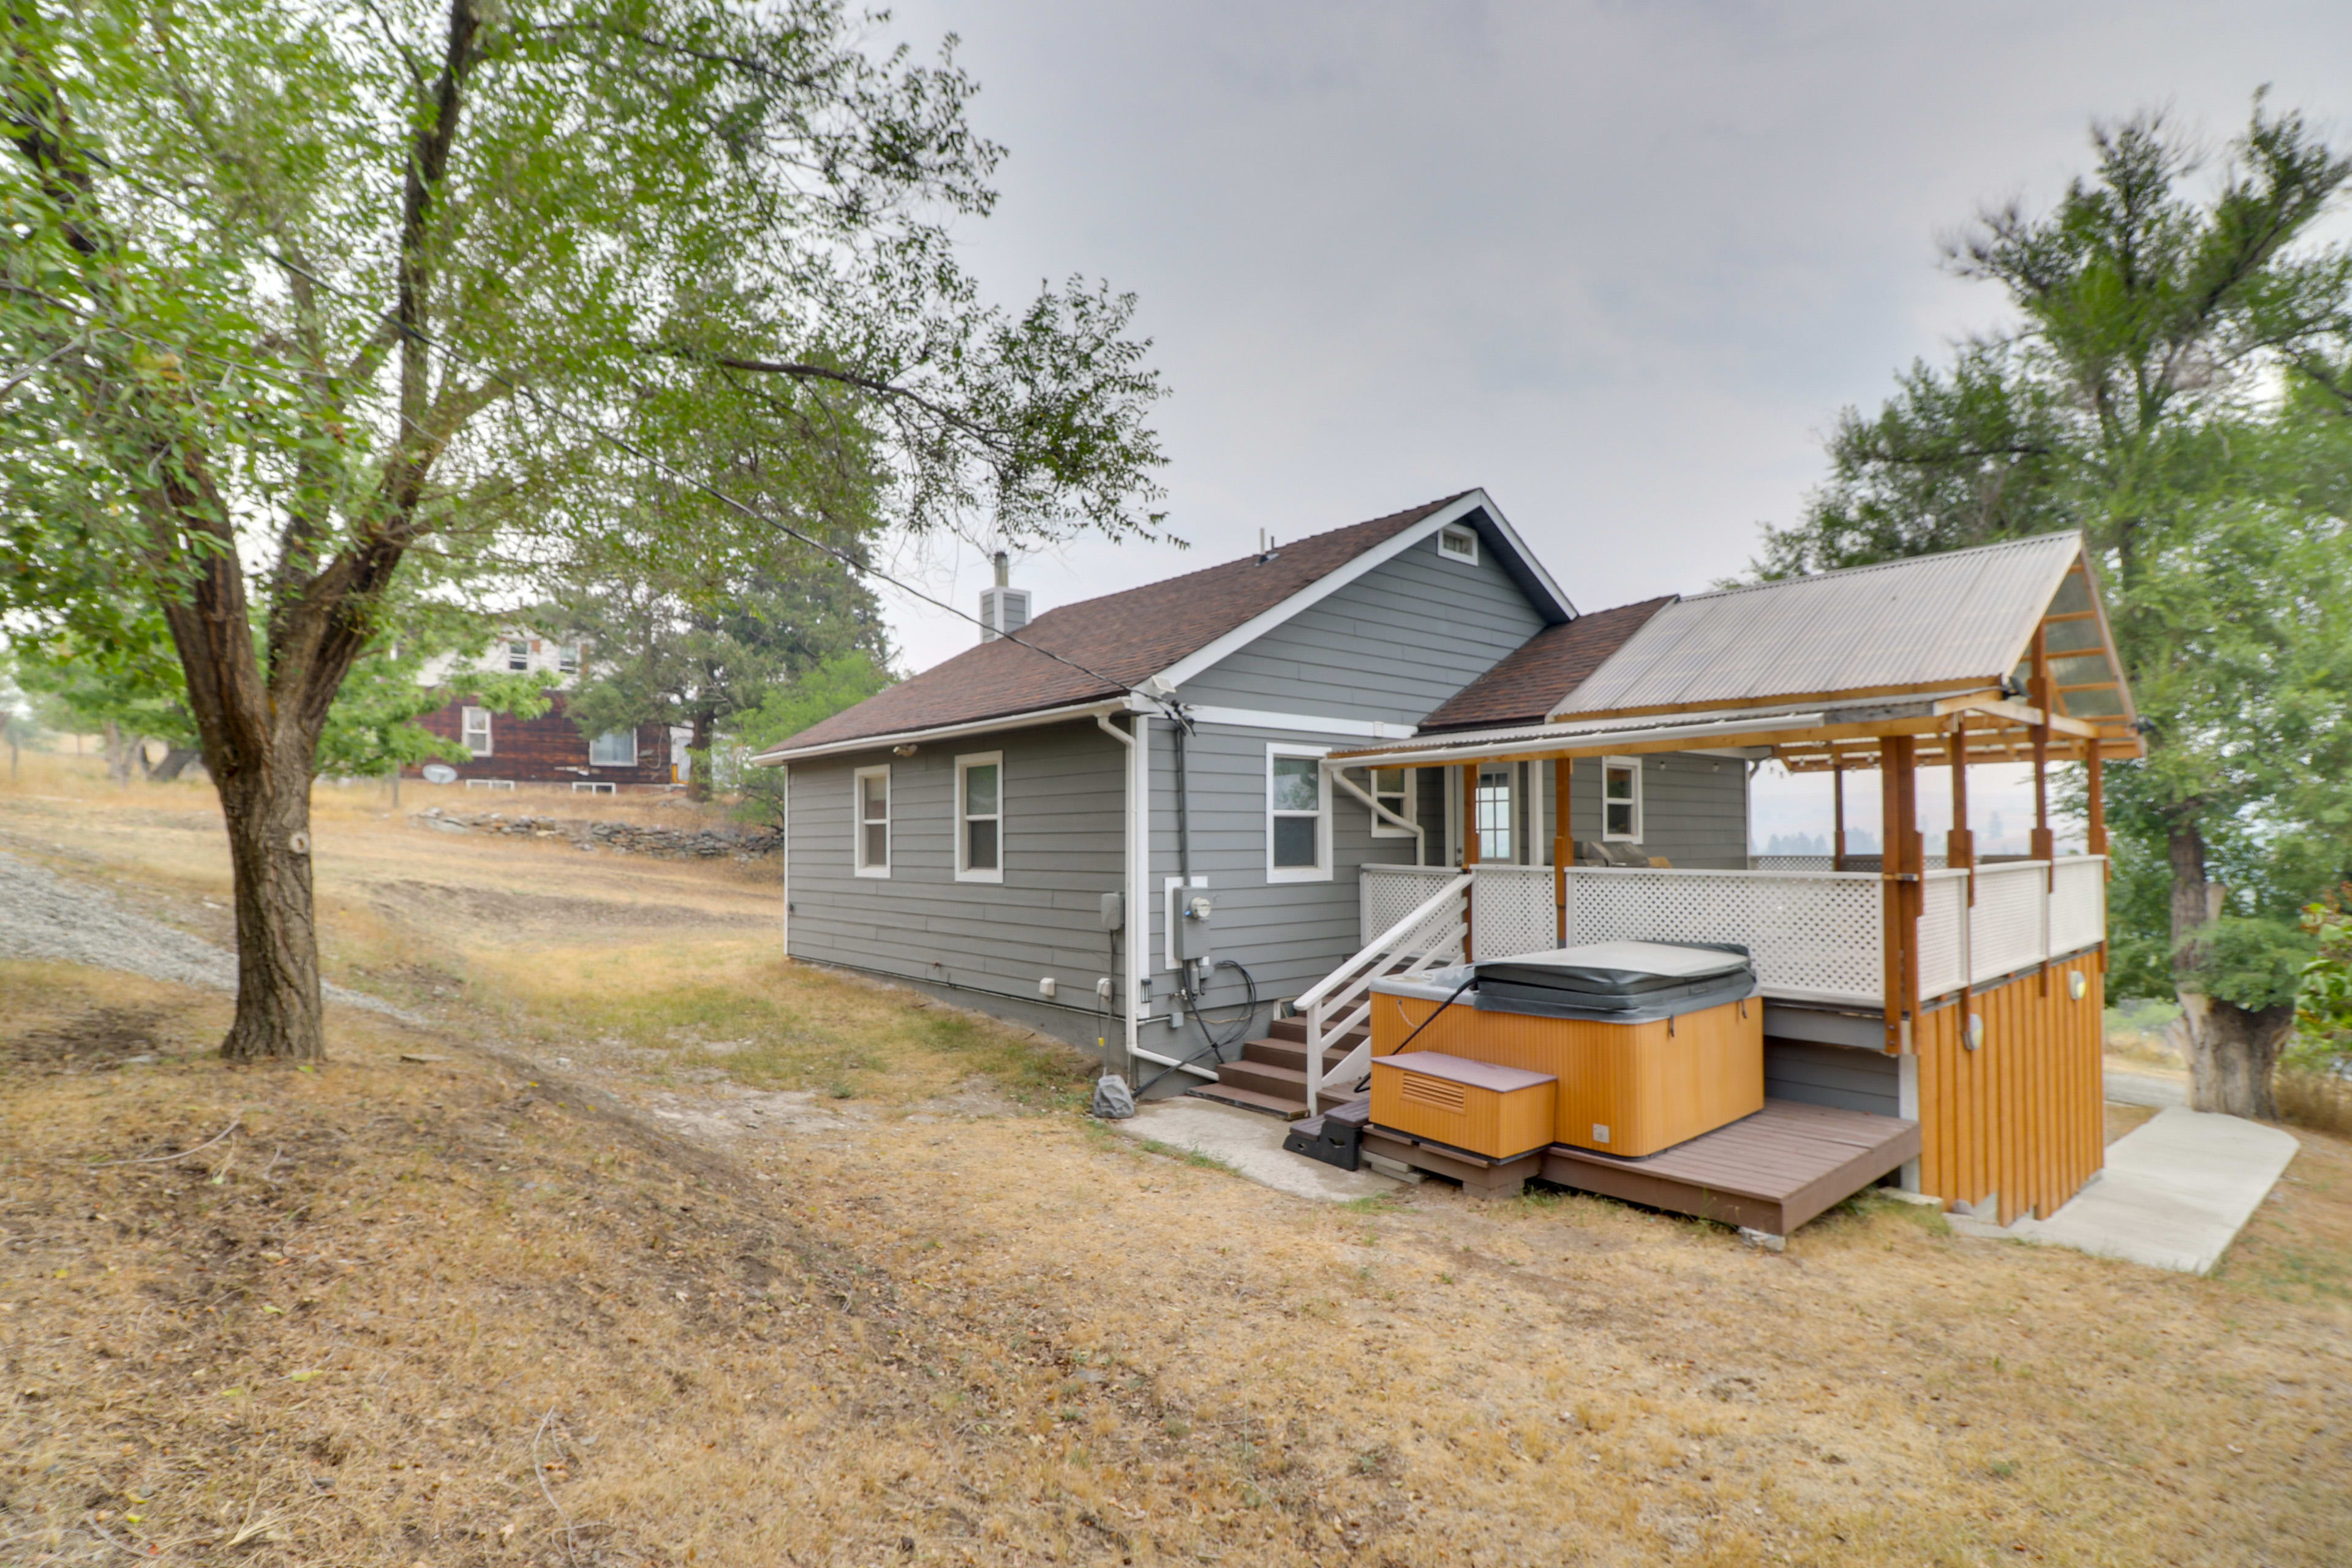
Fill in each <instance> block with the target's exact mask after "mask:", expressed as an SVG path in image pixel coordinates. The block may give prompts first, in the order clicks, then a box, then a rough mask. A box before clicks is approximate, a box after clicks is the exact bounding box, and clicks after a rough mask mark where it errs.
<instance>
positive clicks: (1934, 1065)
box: [1914, 952, 2106, 1225]
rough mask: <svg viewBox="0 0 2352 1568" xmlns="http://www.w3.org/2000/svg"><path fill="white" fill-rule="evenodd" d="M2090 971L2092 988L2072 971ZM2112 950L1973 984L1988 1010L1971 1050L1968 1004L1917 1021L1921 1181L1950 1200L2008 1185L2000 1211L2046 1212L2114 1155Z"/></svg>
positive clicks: (2002, 1214)
mask: <svg viewBox="0 0 2352 1568" xmlns="http://www.w3.org/2000/svg"><path fill="white" fill-rule="evenodd" d="M2074 974H2081V975H2082V976H2083V994H2082V996H2081V997H2080V998H2079V999H2078V998H2076V997H2075V996H2074V995H2073V994H2071V993H2072V989H2073V982H2072V981H2071V980H2070V978H2069V977H2070V976H2071V975H2074ZM2105 1005H2106V976H2105V957H2104V954H2102V953H2099V952H2086V953H2081V954H2078V955H2077V956H2075V957H2074V958H2070V959H2066V960H2064V961H2063V962H2062V963H2054V964H2053V965H2051V967H2050V969H2049V972H2048V974H2047V977H2046V979H2045V977H2044V976H2043V975H2042V973H2032V974H2023V975H2020V976H2018V977H2017V978H2016V979H2013V980H2011V981H2009V982H2008V983H2006V984H2002V985H2000V986H1997V987H1995V988H1994V989H1992V990H1990V991H1979V992H1976V993H1974V994H1972V995H1971V996H1970V997H1969V1003H1968V1009H1967V1011H1973V1012H1975V1013H1977V1014H1978V1015H1979V1016H1982V1017H1983V1019H1984V1045H1983V1047H1982V1048H1980V1049H1978V1050H1973V1051H1972V1050H1969V1048H1968V1041H1967V1035H1966V1030H1967V1016H1966V1012H1965V1011H1964V1010H1963V1009H1962V1008H1960V1007H1958V1006H1952V1007H1944V1008H1939V1009H1938V1010H1937V1011H1936V1012H1933V1013H1930V1014H1928V1015H1927V1016H1926V1017H1924V1018H1922V1019H1921V1020H1920V1021H1919V1026H1918V1028H1917V1029H1916V1031H1915V1034H1914V1044H1915V1046H1916V1049H1917V1051H1918V1056H1919V1134H1920V1150H1919V1185H1920V1188H1921V1190H1923V1191H1925V1192H1928V1193H1932V1194H1935V1195H1936V1196H1937V1197H1940V1198H1942V1199H1944V1200H1945V1202H1946V1203H1948V1204H1951V1203H1966V1204H1977V1203H1982V1202H1983V1201H1984V1200H1985V1199H1986V1198H1987V1197H1989V1196H1990V1195H1991V1194H1995V1193H1998V1194H2000V1209H1999V1219H2000V1223H2001V1224H2003V1225H2007V1224H2008V1223H2009V1222H2010V1221H2011V1220H2013V1219H2015V1218H2016V1217H2017V1216H2018V1215H2023V1214H2032V1215H2041V1216H2044V1217H2046V1216H2047V1215H2051V1214H2052V1213H2053V1212H2055V1211H2056V1210H2057V1208H2058V1206H2059V1205H2062V1204H2063V1203H2064V1202H2065V1201H2066V1200H2067V1199H2068V1198H2071V1197H2073V1196H2074V1194H2076V1193H2078V1192H2080V1191H2081V1190H2082V1188H2083V1184H2084V1183H2085V1182H2087V1181H2089V1180H2090V1179H2091V1177H2092V1176H2093V1175H2094V1174H2095V1173H2096V1172H2097V1171H2098V1170H2099V1168H2100V1167H2101V1166H2102V1165H2104V1164H2105V1163H2106V1138H2105V1114H2106V1110H2105V1101H2106V1094H2105V1085H2104V1083H2103V1082H2102V1080H2101V1068H2100V1059H2099V1057H2100V1020H2101V1016H2102V1010H2103V1009H2104V1008H2105Z"/></svg>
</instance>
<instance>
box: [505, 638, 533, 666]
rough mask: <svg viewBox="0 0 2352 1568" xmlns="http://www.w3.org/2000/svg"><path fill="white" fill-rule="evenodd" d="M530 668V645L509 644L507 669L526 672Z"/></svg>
mask: <svg viewBox="0 0 2352 1568" xmlns="http://www.w3.org/2000/svg"><path fill="white" fill-rule="evenodd" d="M507 668H508V669H509V670H510V671H511V670H524V669H529V668H530V644H529V643H527V642H510V643H509V644H507Z"/></svg>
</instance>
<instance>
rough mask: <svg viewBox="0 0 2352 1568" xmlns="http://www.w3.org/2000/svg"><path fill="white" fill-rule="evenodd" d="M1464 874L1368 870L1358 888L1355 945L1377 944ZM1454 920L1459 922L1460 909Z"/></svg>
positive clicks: (1388, 868)
mask: <svg viewBox="0 0 2352 1568" xmlns="http://www.w3.org/2000/svg"><path fill="white" fill-rule="evenodd" d="M1460 874H1461V873H1459V872H1457V871H1452V870H1449V869H1447V868H1445V867H1444V866H1367V867H1365V868H1363V872H1362V875H1361V877H1360V879H1359V880H1358V882H1357V885H1356V901H1357V919H1358V921H1360V930H1359V934H1358V935H1357V937H1356V945H1357V946H1358V947H1364V946H1368V945H1370V943H1371V942H1376V941H1378V940H1379V938H1380V934H1381V932H1382V931H1386V930H1388V929H1389V927H1391V926H1392V925H1394V924H1396V923H1397V921H1401V920H1402V919H1404V917H1405V916H1407V915H1409V914H1411V913H1412V911H1413V910H1416V909H1418V908H1420V907H1421V904H1422V902H1423V900H1425V899H1427V898H1428V897H1429V896H1430V895H1431V894H1432V893H1434V892H1435V891H1437V889H1439V888H1441V887H1443V886H1444V885H1445V884H1446V883H1447V882H1450V881H1452V880H1453V879H1454V878H1455V877H1457V876H1459V875H1460ZM1453 918H1454V919H1456V920H1459V919H1460V918H1461V910H1460V909H1459V908H1458V907H1457V908H1456V909H1455V910H1454V911H1453Z"/></svg>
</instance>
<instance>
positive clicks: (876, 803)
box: [849, 763, 890, 877]
mask: <svg viewBox="0 0 2352 1568" xmlns="http://www.w3.org/2000/svg"><path fill="white" fill-rule="evenodd" d="M850 780H851V782H850V797H849V798H850V810H851V812H852V814H853V816H854V817H855V819H856V820H855V821H854V822H853V823H852V824H851V827H852V829H853V831H854V832H855V833H856V840H857V845H856V858H857V874H858V875H859V876H861V877H887V876H888V875H889V874H890V764H889V763H882V764H880V765H879V766H877V767H871V768H860V769H858V770H857V772H856V773H853V774H852V775H850Z"/></svg>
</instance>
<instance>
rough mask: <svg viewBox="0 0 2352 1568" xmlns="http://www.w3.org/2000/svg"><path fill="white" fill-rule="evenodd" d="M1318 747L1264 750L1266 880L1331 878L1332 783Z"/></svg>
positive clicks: (1284, 747)
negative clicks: (1325, 776)
mask: <svg viewBox="0 0 2352 1568" xmlns="http://www.w3.org/2000/svg"><path fill="white" fill-rule="evenodd" d="M1323 752H1324V748H1322V747H1319V746H1284V745H1271V746H1268V747H1267V748H1266V750H1265V879H1266V880H1267V881H1269V882H1328V881H1329V880H1330V879H1331V786H1330V784H1329V782H1328V781H1327V780H1326V779H1325V778H1324V776H1323Z"/></svg>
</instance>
